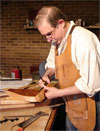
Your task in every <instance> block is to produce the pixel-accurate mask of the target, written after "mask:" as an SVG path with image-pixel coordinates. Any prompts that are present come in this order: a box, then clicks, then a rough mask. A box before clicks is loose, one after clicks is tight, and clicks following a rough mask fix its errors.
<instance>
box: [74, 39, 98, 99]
mask: <svg viewBox="0 0 100 131" xmlns="http://www.w3.org/2000/svg"><path fill="white" fill-rule="evenodd" d="M93 42H94V41H93V40H92V39H89V38H87V37H85V39H84V37H81V39H78V41H77V47H75V48H76V49H74V53H75V54H74V55H75V57H76V59H75V63H76V65H77V66H78V70H79V73H80V76H81V77H80V78H79V79H78V80H77V81H76V82H75V85H76V87H77V88H79V89H80V90H81V91H82V92H84V93H86V94H87V95H88V96H89V97H92V96H93V95H94V94H95V93H96V92H98V91H100V55H99V54H98V51H97V48H96V46H95V45H94V44H93ZM97 44H100V43H99V42H98V43H97Z"/></svg>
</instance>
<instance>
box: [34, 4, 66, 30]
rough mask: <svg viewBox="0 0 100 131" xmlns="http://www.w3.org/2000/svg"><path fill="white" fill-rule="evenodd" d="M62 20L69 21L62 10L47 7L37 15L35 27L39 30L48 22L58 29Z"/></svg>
mask: <svg viewBox="0 0 100 131" xmlns="http://www.w3.org/2000/svg"><path fill="white" fill-rule="evenodd" d="M60 19H63V20H64V21H67V19H66V16H65V15H64V13H62V11H61V10H60V9H58V8H57V7H55V6H45V7H43V8H41V9H40V10H39V12H38V13H37V16H36V18H35V26H36V27H37V28H38V27H39V26H40V25H41V24H42V23H43V21H44V20H46V21H47V22H48V23H49V24H50V25H51V26H52V27H56V26H57V24H58V20H60Z"/></svg>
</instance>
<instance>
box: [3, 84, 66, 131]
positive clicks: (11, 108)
mask: <svg viewBox="0 0 100 131" xmlns="http://www.w3.org/2000/svg"><path fill="white" fill-rule="evenodd" d="M24 87H25V86H24ZM62 104H64V102H63V99H62V98H57V99H53V100H47V99H45V100H44V101H42V102H40V103H26V104H19V105H18V104H11V105H9V104H8V105H7V104H3V105H0V130H1V131H19V130H18V129H20V127H19V126H18V124H19V123H21V122H23V121H25V120H27V119H29V118H30V117H31V116H32V115H35V114H36V113H38V112H39V111H42V112H44V113H45V114H47V115H44V116H41V117H40V118H38V119H37V120H36V121H34V122H32V123H31V124H30V125H29V126H27V127H26V128H25V129H24V131H50V130H52V127H53V124H54V121H55V118H56V113H57V107H58V106H59V105H62ZM7 119H10V120H8V121H6V120H7Z"/></svg>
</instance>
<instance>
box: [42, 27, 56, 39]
mask: <svg viewBox="0 0 100 131" xmlns="http://www.w3.org/2000/svg"><path fill="white" fill-rule="evenodd" d="M55 29H56V28H54V30H53V31H50V32H48V33H47V34H45V35H44V36H45V37H50V36H52V35H53V33H54V31H55Z"/></svg>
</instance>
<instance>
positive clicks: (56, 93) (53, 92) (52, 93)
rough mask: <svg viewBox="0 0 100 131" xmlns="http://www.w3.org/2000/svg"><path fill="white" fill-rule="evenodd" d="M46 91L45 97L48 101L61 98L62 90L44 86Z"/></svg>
mask: <svg viewBox="0 0 100 131" xmlns="http://www.w3.org/2000/svg"><path fill="white" fill-rule="evenodd" d="M44 89H45V96H46V97H47V99H53V98H57V97H60V95H61V93H60V90H61V89H57V88H55V87H47V86H44Z"/></svg>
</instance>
